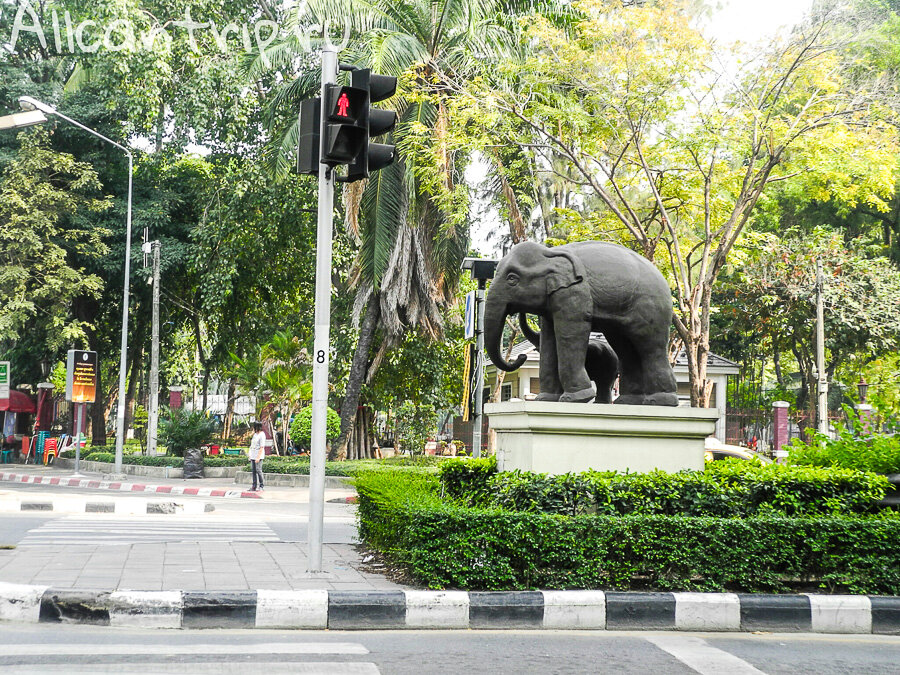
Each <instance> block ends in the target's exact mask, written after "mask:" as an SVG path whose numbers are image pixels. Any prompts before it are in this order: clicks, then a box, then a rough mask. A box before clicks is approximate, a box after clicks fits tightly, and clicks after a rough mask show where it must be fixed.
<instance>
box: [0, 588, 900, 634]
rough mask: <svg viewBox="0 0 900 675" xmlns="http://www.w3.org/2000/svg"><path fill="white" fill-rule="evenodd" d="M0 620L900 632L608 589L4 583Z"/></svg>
mask: <svg viewBox="0 0 900 675" xmlns="http://www.w3.org/2000/svg"><path fill="white" fill-rule="evenodd" d="M0 620H3V621H18V622H27V623H38V622H51V623H53V622H56V623H84V624H93V625H108V626H128V627H141V628H305V629H326V628H328V629H333V630H383V629H423V628H435V629H438V628H439V629H453V628H457V629H528V628H532V629H575V630H684V631H732V632H739V631H743V632H750V631H766V632H779V633H784V632H800V633H864V634H867V633H874V634H881V635H900V597H896V596H890V597H888V596H865V595H814V594H809V595H751V594H746V595H745V594H734V593H615V592H605V591H509V592H467V591H406V590H404V591H362V592H357V591H328V590H298V591H283V590H257V591H232V592H202V591H200V592H192V591H112V592H102V591H78V590H55V589H52V588H48V587H45V586H24V585H18V584H4V583H0Z"/></svg>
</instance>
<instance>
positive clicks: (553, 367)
mask: <svg viewBox="0 0 900 675" xmlns="http://www.w3.org/2000/svg"><path fill="white" fill-rule="evenodd" d="M540 323H541V338H540V341H541V346H540V349H539V351H540V353H541V365H540V370H539V371H538V374H539V376H540V382H541V393H540V394H538V395H537V396H536V397H535V400H536V401H558V400H559V397H560V396H561V395H562V391H563V390H562V385H561V384H560V382H559V369H558V367H557V362H556V334H555V333H554V331H553V321H551V320H550V319H548V318H546V317H543V316H542V317H540Z"/></svg>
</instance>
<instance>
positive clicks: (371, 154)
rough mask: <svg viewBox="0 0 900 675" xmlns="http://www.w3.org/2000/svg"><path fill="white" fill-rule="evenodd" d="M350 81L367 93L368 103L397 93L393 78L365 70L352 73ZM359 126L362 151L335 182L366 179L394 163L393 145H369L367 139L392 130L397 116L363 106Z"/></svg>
mask: <svg viewBox="0 0 900 675" xmlns="http://www.w3.org/2000/svg"><path fill="white" fill-rule="evenodd" d="M350 80H351V83H352V85H353V87H354V88H358V89H363V90H365V91H366V92H368V103H369V104H372V103H378V102H380V101H384V100H385V99H388V98H390V97H391V96H393V95H394V94H395V93H397V78H396V77H391V76H390V75H375V74H373V73H372V71H371V70H370V69H368V68H365V69H360V70H354V71H353V72H352V73H351V75H350ZM363 125H364V128H365V131H366V139H365V144H364V146H363V149H362V152H360V153H359V154H358V155H357V156H356V157H355V158H354V160H353V161H352V162H350V165H349V166H348V167H347V177H346V178H340V179H338V180H341V181H343V182H347V183H352V182H354V181H358V180H362V179H363V178H368V177H369V173H370V172H372V171H378V170H379V169H383V168H385V167H386V166H390V165H391V164H393V163H394V159H395V158H396V152H397V149H396V146H394V145H388V144H384V143H372V142H371V140H370V139H372V138H374V137H377V136H381V135H382V134H386V133H388V132H390V131H392V130H393V128H394V127H395V126H396V125H397V113H395V112H394V111H393V110H380V109H379V108H372V107H371V105H367V106H366V114H365V119H364V123H363Z"/></svg>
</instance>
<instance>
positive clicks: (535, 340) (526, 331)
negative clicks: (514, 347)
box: [519, 312, 541, 351]
mask: <svg viewBox="0 0 900 675" xmlns="http://www.w3.org/2000/svg"><path fill="white" fill-rule="evenodd" d="M519 328H520V329H521V331H522V335H524V336H525V339H526V340H528V341H529V342H530V343H531V344H533V345H534V346H535V347H536V348H537V350H538V351H541V334H540V333H538V332H536V331H535V330H533V329H532V328H531V326H530V325H528V316H527V315H526V314H525V312H519Z"/></svg>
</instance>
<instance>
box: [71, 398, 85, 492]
mask: <svg viewBox="0 0 900 675" xmlns="http://www.w3.org/2000/svg"><path fill="white" fill-rule="evenodd" d="M83 423H84V403H76V404H75V473H74V474H73V475H74V476H80V475H81V472H79V470H78V469H79V468H80V464H81V429H82V425H83Z"/></svg>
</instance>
